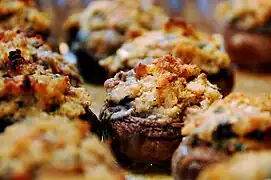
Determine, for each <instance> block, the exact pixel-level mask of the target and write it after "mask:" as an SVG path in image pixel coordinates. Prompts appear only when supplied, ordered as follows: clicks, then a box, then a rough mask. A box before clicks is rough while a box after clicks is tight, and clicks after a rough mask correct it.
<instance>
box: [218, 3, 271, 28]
mask: <svg viewBox="0 0 271 180" xmlns="http://www.w3.org/2000/svg"><path fill="white" fill-rule="evenodd" d="M217 16H218V19H224V20H226V21H227V22H228V23H230V24H232V25H234V26H235V27H237V28H239V29H242V30H252V29H256V28H264V29H265V28H267V29H268V30H269V32H270V20H271V1H270V0H232V1H224V2H221V3H220V4H219V5H218V7H217Z"/></svg>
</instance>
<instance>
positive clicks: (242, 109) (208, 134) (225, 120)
mask: <svg viewBox="0 0 271 180" xmlns="http://www.w3.org/2000/svg"><path fill="white" fill-rule="evenodd" d="M190 119H191V120H189V121H186V124H185V126H184V128H183V129H182V133H183V135H196V136H197V137H198V138H200V139H201V140H205V141H208V142H212V141H214V139H213V133H214V132H215V131H216V130H217V129H218V128H219V127H221V126H225V125H227V127H229V128H230V129H227V131H229V132H231V133H233V134H234V135H237V136H238V137H240V138H242V137H246V136H247V135H248V134H250V133H253V132H261V133H265V132H267V131H268V130H269V129H270V128H271V96H270V95H260V96H249V95H244V94H242V93H232V94H230V95H229V96H227V97H226V98H225V99H223V100H218V101H216V102H215V103H213V104H212V105H211V106H210V107H209V108H208V109H207V110H206V111H205V112H204V113H201V114H198V115H195V116H192V117H191V118H190Z"/></svg>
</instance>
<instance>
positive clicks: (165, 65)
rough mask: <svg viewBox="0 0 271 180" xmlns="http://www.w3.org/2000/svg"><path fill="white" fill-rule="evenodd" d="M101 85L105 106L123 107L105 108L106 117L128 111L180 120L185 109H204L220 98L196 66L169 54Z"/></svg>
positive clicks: (188, 110)
mask: <svg viewBox="0 0 271 180" xmlns="http://www.w3.org/2000/svg"><path fill="white" fill-rule="evenodd" d="M105 88H106V90H107V97H106V103H108V104H109V106H111V105H112V106H115V105H119V106H124V107H125V108H126V109H125V108H124V109H122V108H119V109H116V112H109V114H108V118H109V119H116V118H120V117H123V116H128V115H132V116H136V117H143V118H145V119H146V120H150V121H158V122H161V123H163V122H165V123H166V122H172V121H183V119H184V117H186V116H187V114H188V113H192V112H193V111H200V110H202V109H206V108H207V107H208V106H209V105H210V104H211V103H212V102H213V101H214V100H216V99H220V98H221V94H220V93H219V92H218V90H217V87H216V86H214V85H212V84H210V83H209V81H208V80H207V79H206V75H205V74H201V73H200V69H199V68H198V67H196V66H195V65H188V64H184V63H183V62H182V61H181V60H180V59H175V58H173V57H172V56H165V57H163V58H158V59H156V60H154V61H153V62H152V63H151V64H149V65H143V64H139V65H138V66H136V67H135V68H134V69H132V70H130V71H128V72H120V73H118V74H117V75H116V76H115V77H114V78H112V79H109V80H107V81H106V82H105ZM109 109H110V108H109Z"/></svg>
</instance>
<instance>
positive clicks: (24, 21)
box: [0, 0, 50, 35]
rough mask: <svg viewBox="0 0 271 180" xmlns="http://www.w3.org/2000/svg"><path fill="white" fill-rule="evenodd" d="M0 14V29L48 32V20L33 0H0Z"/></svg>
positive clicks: (44, 33) (43, 33)
mask: <svg viewBox="0 0 271 180" xmlns="http://www.w3.org/2000/svg"><path fill="white" fill-rule="evenodd" d="M0 16H1V19H0V28H1V29H12V30H23V31H26V32H34V33H40V34H42V35H46V34H48V33H49V28H50V20H49V19H48V18H47V17H46V16H45V15H44V14H43V13H41V12H40V11H39V10H38V9H37V7H36V4H35V2H34V1H33V0H1V1H0Z"/></svg>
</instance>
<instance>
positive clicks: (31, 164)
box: [0, 113, 124, 180]
mask: <svg viewBox="0 0 271 180" xmlns="http://www.w3.org/2000/svg"><path fill="white" fill-rule="evenodd" d="M0 142H1V143H0V144H1V145H0V146H1V148H0V158H1V166H0V178H1V179H14V180H15V179H27V180H31V179H35V177H39V170H40V169H42V168H45V167H49V168H52V169H55V170H58V171H63V172H65V171H66V172H75V173H77V174H81V175H82V176H83V177H84V178H85V179H94V180H101V179H109V180H123V179H124V176H123V173H122V172H121V170H120V169H119V168H118V167H117V165H116V164H115V160H114V157H113V156H112V154H111V152H110V150H109V148H108V147H107V146H106V144H102V143H101V142H100V140H99V139H98V138H97V137H96V136H94V135H91V134H90V133H89V124H88V123H87V122H82V121H69V119H67V118H65V117H63V116H49V115H47V114H45V113H34V114H33V115H32V116H28V117H27V118H25V120H24V121H23V122H21V123H17V124H15V125H12V126H10V127H9V128H7V130H6V131H5V132H4V133H3V134H1V135H0Z"/></svg>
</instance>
